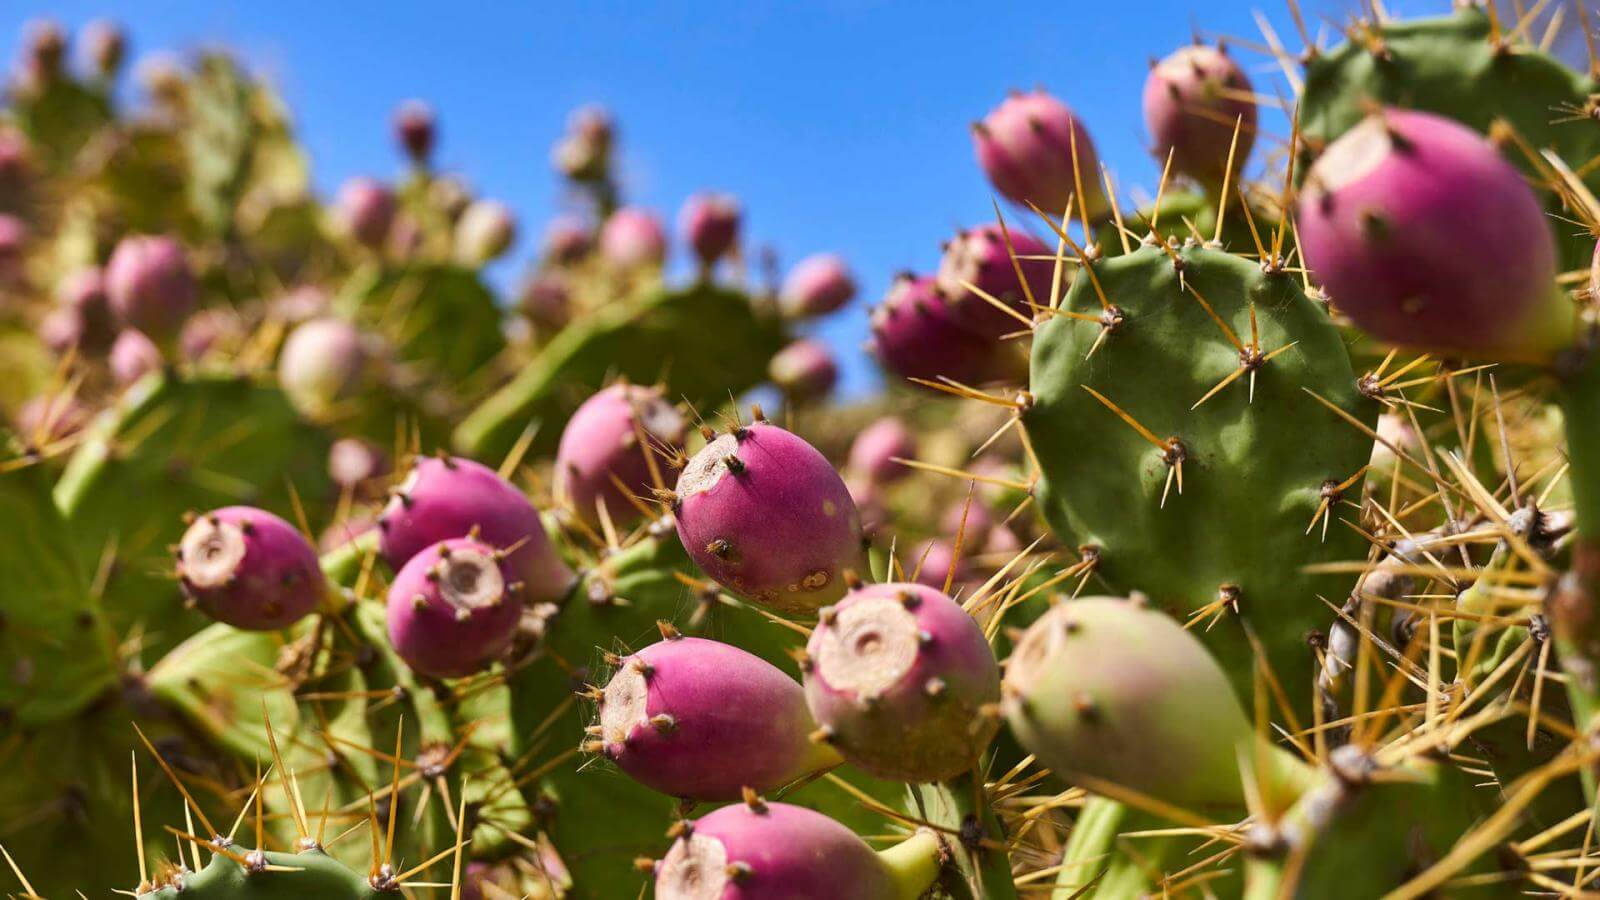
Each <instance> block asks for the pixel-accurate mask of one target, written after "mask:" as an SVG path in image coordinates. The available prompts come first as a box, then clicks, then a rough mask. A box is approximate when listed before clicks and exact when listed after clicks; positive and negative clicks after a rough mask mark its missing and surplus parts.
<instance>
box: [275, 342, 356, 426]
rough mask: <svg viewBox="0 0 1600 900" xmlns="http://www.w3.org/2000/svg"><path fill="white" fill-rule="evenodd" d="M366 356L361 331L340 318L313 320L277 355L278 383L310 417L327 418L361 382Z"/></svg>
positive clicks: (297, 406) (298, 407)
mask: <svg viewBox="0 0 1600 900" xmlns="http://www.w3.org/2000/svg"><path fill="white" fill-rule="evenodd" d="M366 362H367V354H366V350H365V348H364V346H363V344H362V339H361V332H359V331H357V330H356V327H355V326H354V325H351V324H350V323H349V322H346V321H344V320H343V319H333V318H326V319H313V320H311V321H309V322H306V323H304V324H302V325H299V326H297V327H296V328H295V330H294V331H292V332H290V333H289V337H288V339H286V340H285V341H284V342H283V349H282V351H280V352H279V354H278V384H279V386H280V387H282V388H283V392H284V394H286V395H287V396H288V398H289V402H290V403H293V404H294V407H295V408H296V409H298V410H300V411H301V412H302V413H304V414H306V415H309V416H326V415H328V414H329V413H330V412H331V411H332V409H333V408H334V406H335V404H337V403H338V402H339V401H341V400H344V399H346V398H348V397H349V396H350V394H351V392H352V391H353V390H354V389H355V388H356V386H357V385H358V384H359V383H360V381H361V373H362V370H363V368H364V367H365V366H366Z"/></svg>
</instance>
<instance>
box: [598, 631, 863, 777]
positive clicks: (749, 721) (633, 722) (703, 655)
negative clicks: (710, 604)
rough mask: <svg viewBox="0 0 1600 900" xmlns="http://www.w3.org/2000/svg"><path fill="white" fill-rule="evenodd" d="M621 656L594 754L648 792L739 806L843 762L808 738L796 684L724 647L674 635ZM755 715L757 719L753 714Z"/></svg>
mask: <svg viewBox="0 0 1600 900" xmlns="http://www.w3.org/2000/svg"><path fill="white" fill-rule="evenodd" d="M669 629H670V626H667V628H664V629H663V631H664V632H665V633H666V634H667V638H666V639H665V640H662V641H659V642H657V643H654V644H651V645H650V646H648V647H645V648H644V649H642V650H640V651H639V652H638V653H635V654H633V655H632V656H628V657H625V658H624V659H622V661H621V662H619V663H618V664H617V669H616V672H615V673H614V674H612V676H611V680H610V681H608V682H607V683H606V686H605V689H604V691H603V692H602V694H601V696H600V698H599V703H600V723H599V725H600V727H599V734H598V736H597V737H598V747H597V749H598V750H599V751H600V752H601V753H604V754H605V755H606V757H607V758H609V759H611V760H612V761H613V762H615V763H616V764H617V765H618V767H620V768H621V769H622V770H623V771H624V772H627V773H628V774H629V775H631V776H633V778H634V780H636V781H638V782H639V783H640V784H643V785H644V786H645V787H648V788H650V789H651V790H656V791H660V792H661V793H663V794H670V795H672V796H674V797H683V798H686V799H691V800H736V799H738V798H739V796H740V791H741V789H743V788H750V789H752V790H758V791H765V790H771V789H775V788H778V787H781V786H783V785H785V784H788V783H789V782H791V781H794V780H796V779H798V778H801V777H803V776H806V775H809V774H811V773H812V772H816V771H819V770H821V769H826V768H829V767H831V766H834V765H837V764H838V763H839V762H840V759H839V754H837V753H835V752H834V751H833V750H832V749H830V748H828V747H827V746H824V745H821V744H818V743H816V742H815V741H812V740H811V737H810V735H811V733H812V732H813V731H814V730H816V727H817V724H816V722H815V721H813V720H812V718H811V714H810V713H809V712H807V711H806V696H805V691H803V690H802V689H801V687H800V685H799V684H798V683H797V682H796V681H795V680H794V679H793V678H790V677H789V676H788V675H786V674H784V672H783V671H782V670H781V669H779V668H778V667H776V666H774V665H772V664H771V663H769V662H767V661H766V660H764V659H762V658H760V657H759V656H755V655H753V654H750V653H747V652H745V651H744V650H741V649H739V648H738V647H735V646H733V645H731V644H724V643H720V642H718V641H710V640H705V639H703V638H693V637H681V636H679V635H678V634H677V633H676V632H674V631H670V630H669ZM752 710H760V715H755V716H752V715H751V714H750V713H751V711H752Z"/></svg>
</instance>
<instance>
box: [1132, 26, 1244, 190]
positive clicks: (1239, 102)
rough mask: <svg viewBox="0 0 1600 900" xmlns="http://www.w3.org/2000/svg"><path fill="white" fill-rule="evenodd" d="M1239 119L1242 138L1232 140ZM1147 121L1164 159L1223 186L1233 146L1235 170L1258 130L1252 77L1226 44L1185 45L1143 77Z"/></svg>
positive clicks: (1201, 179)
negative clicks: (1237, 141)
mask: <svg viewBox="0 0 1600 900" xmlns="http://www.w3.org/2000/svg"><path fill="white" fill-rule="evenodd" d="M1236 122H1237V123H1239V126H1238V131H1239V143H1238V145H1237V147H1235V146H1234V143H1233V133H1234V124H1235V123H1236ZM1144 124H1145V128H1147V129H1149V131H1150V138H1151V140H1152V141H1153V142H1154V144H1155V147H1154V149H1155V153H1156V158H1157V159H1158V160H1160V161H1162V162H1163V163H1165V161H1166V159H1167V155H1168V154H1169V153H1170V154H1171V155H1172V167H1173V169H1175V170H1177V171H1179V172H1182V173H1184V174H1186V175H1188V176H1190V177H1192V178H1194V179H1195V180H1196V181H1198V182H1200V183H1201V184H1202V185H1204V186H1205V187H1206V188H1207V189H1209V190H1212V191H1216V190H1219V189H1221V187H1222V182H1223V181H1224V177H1225V175H1226V173H1227V171H1228V152H1229V149H1230V148H1232V150H1233V165H1234V172H1236V173H1237V172H1238V170H1239V169H1240V168H1241V167H1242V166H1243V165H1244V161H1245V158H1246V157H1248V156H1249V155H1250V147H1251V145H1252V144H1253V143H1254V142H1255V136H1256V104H1255V101H1254V100H1252V99H1250V79H1249V78H1247V77H1245V74H1244V69H1242V68H1240V66H1239V64H1238V63H1236V62H1234V61H1233V57H1231V56H1229V55H1228V54H1227V52H1226V51H1225V50H1223V49H1222V48H1221V47H1207V46H1204V45H1201V44H1195V45H1193V46H1189V47H1183V48H1181V49H1179V50H1177V51H1176V52H1174V53H1173V54H1172V55H1171V56H1168V57H1167V58H1166V59H1163V60H1162V61H1161V62H1159V63H1156V64H1155V65H1154V66H1152V67H1151V68H1150V74H1149V76H1148V77H1146V78H1145V82H1144Z"/></svg>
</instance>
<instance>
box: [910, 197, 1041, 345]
mask: <svg viewBox="0 0 1600 900" xmlns="http://www.w3.org/2000/svg"><path fill="white" fill-rule="evenodd" d="M1008 238H1009V239H1010V242H1011V246H1010V249H1009V250H1008V249H1007V247H1006V241H1007V239H1008ZM1013 253H1015V254H1016V260H1015V264H1013V260H1012V254H1013ZM1053 255H1054V253H1053V251H1052V250H1051V249H1050V248H1049V247H1046V246H1045V245H1044V242H1043V241H1040V240H1039V239H1038V238H1035V237H1033V236H1032V235H1030V234H1028V233H1026V232H1023V231H1016V230H1005V231H1002V230H1001V228H1000V226H999V225H997V224H990V225H980V226H978V227H977V228H969V229H967V230H965V231H962V232H960V233H959V234H957V235H956V236H955V238H954V239H952V240H951V241H950V242H949V243H948V244H946V245H945V249H944V258H943V259H942V260H940V262H939V274H938V276H937V283H938V287H939V293H941V294H943V295H944V297H945V299H946V302H947V303H948V304H949V306H950V310H951V312H953V313H954V314H955V317H956V320H957V321H958V322H960V323H961V324H962V325H964V326H966V327H967V329H969V330H971V331H973V332H974V333H976V334H978V335H980V336H982V337H985V338H989V339H997V338H1000V337H1002V336H1004V335H1007V334H1011V333H1013V332H1017V331H1021V330H1023V329H1025V328H1027V327H1028V326H1027V325H1026V324H1025V323H1024V322H1023V321H1022V320H1020V319H1018V318H1017V317H1016V316H1013V315H1009V314H1007V313H1006V312H1005V311H1004V310H1001V309H998V308H996V307H995V305H994V304H993V303H990V302H989V301H988V300H985V299H984V298H983V297H982V296H981V295H980V294H978V293H977V291H973V290H970V289H968V288H967V287H966V285H969V284H970V285H972V286H973V287H975V288H977V289H978V291H982V292H983V293H985V294H988V295H989V296H990V297H993V298H994V299H996V300H999V301H1000V302H1001V303H1004V304H1005V305H1006V306H1007V307H1010V308H1011V309H1013V310H1015V311H1016V312H1017V313H1018V314H1019V315H1021V316H1022V317H1023V318H1024V319H1026V320H1028V321H1032V320H1033V310H1032V308H1030V307H1029V305H1028V298H1029V296H1030V294H1029V293H1028V292H1031V296H1032V298H1033V302H1034V303H1035V304H1037V305H1040V306H1043V305H1047V304H1048V303H1049V302H1050V287H1051V278H1052V276H1053V273H1054V271H1055V262H1054V261H1053V260H1050V259H1029V258H1026V257H1039V256H1053ZM1019 268H1020V269H1021V271H1022V276H1023V277H1025V278H1026V279H1027V285H1028V291H1027V292H1025V291H1024V290H1023V281H1022V278H1019V277H1018V276H1017V270H1018V269H1019Z"/></svg>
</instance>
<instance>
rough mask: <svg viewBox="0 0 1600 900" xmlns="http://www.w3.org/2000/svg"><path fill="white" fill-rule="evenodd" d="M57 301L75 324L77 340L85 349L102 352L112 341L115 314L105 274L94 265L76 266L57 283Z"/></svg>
mask: <svg viewBox="0 0 1600 900" xmlns="http://www.w3.org/2000/svg"><path fill="white" fill-rule="evenodd" d="M56 303H57V306H58V308H59V309H61V310H67V311H69V312H70V313H71V315H72V316H73V317H74V318H75V320H76V321H77V323H78V340H77V341H76V343H77V344H78V345H79V346H80V347H81V348H82V349H83V350H85V351H86V352H95V353H99V352H103V351H104V350H105V349H106V348H107V347H109V346H111V342H112V341H113V340H115V338H116V333H117V328H116V317H115V316H114V315H113V314H112V311H111V298H110V295H108V294H107V293H106V279H105V275H104V273H102V272H101V271H100V270H99V269H97V268H94V267H88V268H83V269H79V270H77V271H76V272H73V273H72V274H71V275H68V276H67V277H66V278H63V279H62V280H61V283H60V284H59V285H57V286H56Z"/></svg>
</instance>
